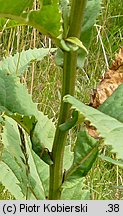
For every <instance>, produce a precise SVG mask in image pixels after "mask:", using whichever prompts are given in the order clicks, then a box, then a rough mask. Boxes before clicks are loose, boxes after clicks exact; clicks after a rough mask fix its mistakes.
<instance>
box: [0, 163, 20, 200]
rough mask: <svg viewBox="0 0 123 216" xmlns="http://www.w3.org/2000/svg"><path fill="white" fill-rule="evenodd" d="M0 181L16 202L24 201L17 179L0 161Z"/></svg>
mask: <svg viewBox="0 0 123 216" xmlns="http://www.w3.org/2000/svg"><path fill="white" fill-rule="evenodd" d="M0 181H1V182H2V184H3V185H4V186H5V187H6V188H7V189H8V190H9V192H10V193H11V194H13V195H14V197H15V198H16V199H17V200H23V199H24V195H23V193H22V191H21V188H20V187H19V185H18V184H19V181H18V179H17V178H16V176H15V175H14V173H13V172H12V170H11V169H10V168H9V167H8V166H7V165H6V164H5V163H4V162H2V161H0Z"/></svg>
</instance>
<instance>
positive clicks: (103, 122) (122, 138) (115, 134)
mask: <svg viewBox="0 0 123 216" xmlns="http://www.w3.org/2000/svg"><path fill="white" fill-rule="evenodd" d="M64 101H65V102H68V103H70V104H72V109H76V110H77V111H79V112H80V114H81V115H82V116H83V117H84V118H85V121H89V122H91V124H92V125H93V126H94V127H95V128H97V131H98V132H99V133H100V137H102V138H104V143H105V145H111V146H112V152H115V153H117V157H118V158H119V159H120V158H121V159H122V158H123V124H122V123H121V122H119V121H118V120H116V119H115V118H112V117H110V116H108V115H106V114H104V113H102V112H100V111H99V110H97V109H94V108H92V107H89V106H87V105H85V104H83V103H82V102H80V101H78V100H77V99H75V98H74V97H72V96H70V95H66V96H65V97H64Z"/></svg>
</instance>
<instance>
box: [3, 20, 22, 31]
mask: <svg viewBox="0 0 123 216" xmlns="http://www.w3.org/2000/svg"><path fill="white" fill-rule="evenodd" d="M20 25H22V24H20V23H17V22H15V21H13V20H10V19H5V18H0V31H4V30H5V29H10V28H14V27H16V26H20Z"/></svg>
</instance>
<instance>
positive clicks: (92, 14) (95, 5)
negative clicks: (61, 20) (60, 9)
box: [55, 0, 101, 68]
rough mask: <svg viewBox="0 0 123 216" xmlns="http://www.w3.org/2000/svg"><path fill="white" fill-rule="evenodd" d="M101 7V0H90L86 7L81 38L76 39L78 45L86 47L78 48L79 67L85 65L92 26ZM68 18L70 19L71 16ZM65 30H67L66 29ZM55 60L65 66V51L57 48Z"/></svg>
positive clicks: (59, 64)
mask: <svg viewBox="0 0 123 216" xmlns="http://www.w3.org/2000/svg"><path fill="white" fill-rule="evenodd" d="M66 7H67V6H66ZM100 8H101V0H88V2H87V6H86V9H85V15H84V21H83V24H82V30H81V35H80V40H79V41H76V45H77V46H80V47H81V48H84V49H79V50H78V57H77V67H78V68H83V66H84V62H85V57H86V55H87V50H88V48H89V45H90V41H91V33H92V28H93V26H94V24H95V23H96V18H97V16H98V15H99V11H100ZM64 10H66V12H67V10H68V9H67V8H66V9H65V8H64ZM68 15H69V13H68ZM67 19H68V20H69V18H67ZM68 27H69V26H68V25H67V27H65V29H67V28H68ZM65 32H67V30H65ZM66 37H67V35H66ZM74 43H75V42H74ZM80 43H81V44H80ZM55 61H56V64H57V65H58V66H60V67H63V51H62V50H60V49H58V50H57V53H56V57H55Z"/></svg>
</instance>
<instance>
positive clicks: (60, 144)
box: [49, 0, 87, 200]
mask: <svg viewBox="0 0 123 216" xmlns="http://www.w3.org/2000/svg"><path fill="white" fill-rule="evenodd" d="M86 2H87V0H72V3H71V13H70V27H69V32H68V35H67V37H77V38H80V32H81V26H82V21H83V17H84V9H85V6H86ZM76 64H77V51H74V52H73V51H71V52H66V51H64V63H63V80H62V97H61V107H60V114H59V119H58V124H57V128H56V133H55V138H54V143H53V148H52V160H53V163H54V164H53V165H51V166H50V187H49V199H50V200H59V199H60V197H61V185H62V178H63V156H64V149H65V144H66V137H67V133H68V131H61V130H60V129H59V125H61V124H63V123H64V122H66V120H67V119H68V118H69V115H70V105H69V104H68V103H64V102H63V97H64V96H65V95H66V94H70V95H72V96H74V92H75V82H76Z"/></svg>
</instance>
